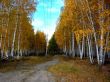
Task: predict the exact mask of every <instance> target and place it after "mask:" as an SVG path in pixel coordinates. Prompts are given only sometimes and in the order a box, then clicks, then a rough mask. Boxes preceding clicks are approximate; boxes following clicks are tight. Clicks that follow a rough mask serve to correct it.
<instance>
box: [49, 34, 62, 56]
mask: <svg viewBox="0 0 110 82" xmlns="http://www.w3.org/2000/svg"><path fill="white" fill-rule="evenodd" d="M48 53H49V54H50V55H54V54H60V53H61V50H60V48H59V47H58V44H57V43H56V40H55V35H53V36H52V38H51V39H50V41H49V45H48Z"/></svg>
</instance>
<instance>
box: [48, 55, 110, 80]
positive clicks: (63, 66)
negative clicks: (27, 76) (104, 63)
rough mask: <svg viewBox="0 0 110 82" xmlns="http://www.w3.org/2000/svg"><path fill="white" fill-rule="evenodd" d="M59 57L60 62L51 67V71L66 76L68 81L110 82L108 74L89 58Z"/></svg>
mask: <svg viewBox="0 0 110 82" xmlns="http://www.w3.org/2000/svg"><path fill="white" fill-rule="evenodd" d="M59 59H60V63H59V64H57V65H54V66H52V67H50V68H49V71H50V72H53V73H54V74H55V75H56V76H58V77H64V78H65V79H66V82H110V80H108V75H106V74H105V73H104V72H102V71H99V68H98V66H97V65H91V64H90V63H89V62H88V60H87V59H84V60H80V59H79V58H76V59H72V58H66V57H60V58H59ZM58 82H61V81H58Z"/></svg>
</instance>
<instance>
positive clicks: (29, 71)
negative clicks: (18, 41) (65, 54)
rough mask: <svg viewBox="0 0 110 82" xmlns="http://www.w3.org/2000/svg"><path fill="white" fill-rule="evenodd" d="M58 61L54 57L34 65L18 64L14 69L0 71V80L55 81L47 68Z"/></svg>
mask: <svg viewBox="0 0 110 82" xmlns="http://www.w3.org/2000/svg"><path fill="white" fill-rule="evenodd" d="M58 62H59V61H58V59H56V58H55V59H53V60H51V61H48V62H45V63H42V64H37V65H36V66H32V65H28V64H21V65H18V66H17V69H16V70H15V71H12V72H8V73H0V82H56V79H57V78H56V77H55V76H54V75H53V74H52V73H51V72H49V71H48V68H49V67H50V66H52V65H55V64H57V63H58Z"/></svg>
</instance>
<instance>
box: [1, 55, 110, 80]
mask: <svg viewBox="0 0 110 82" xmlns="http://www.w3.org/2000/svg"><path fill="white" fill-rule="evenodd" d="M0 66H1V67H0V82H110V73H109V71H108V69H107V68H108V67H107V66H110V64H107V65H105V66H103V67H102V69H101V70H99V67H98V66H97V65H95V64H94V65H91V64H90V63H89V62H88V60H87V59H84V60H80V59H79V58H76V59H72V58H67V57H64V56H55V57H25V58H23V59H21V60H15V61H12V62H10V63H9V62H5V63H4V64H1V65H0ZM3 68H4V69H3ZM109 68H110V67H109Z"/></svg>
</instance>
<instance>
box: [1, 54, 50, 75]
mask: <svg viewBox="0 0 110 82" xmlns="http://www.w3.org/2000/svg"><path fill="white" fill-rule="evenodd" d="M51 59H52V57H50V56H49V57H38V56H28V57H24V58H22V59H19V60H17V59H16V60H13V61H3V62H0V72H2V73H4V72H10V71H14V70H16V68H17V66H18V65H20V64H23V63H26V64H29V65H32V66H34V65H36V64H39V63H43V62H46V61H49V60H51Z"/></svg>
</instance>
